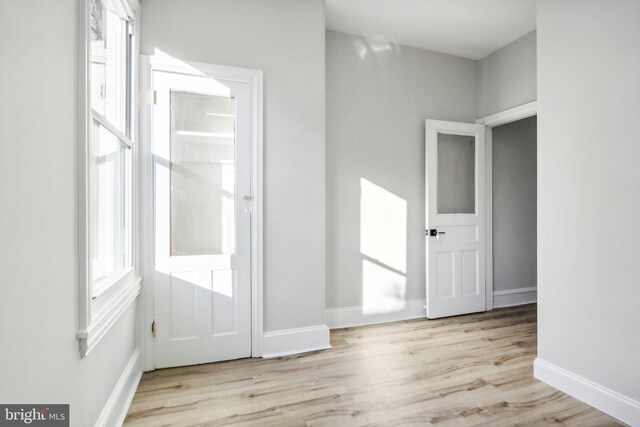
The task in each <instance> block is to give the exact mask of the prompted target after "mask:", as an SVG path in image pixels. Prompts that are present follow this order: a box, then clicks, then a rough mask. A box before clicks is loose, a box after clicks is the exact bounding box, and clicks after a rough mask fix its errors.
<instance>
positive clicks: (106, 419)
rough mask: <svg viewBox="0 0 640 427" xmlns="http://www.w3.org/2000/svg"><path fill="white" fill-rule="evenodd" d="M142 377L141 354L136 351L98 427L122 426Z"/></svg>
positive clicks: (117, 384) (104, 409) (107, 404)
mask: <svg viewBox="0 0 640 427" xmlns="http://www.w3.org/2000/svg"><path fill="white" fill-rule="evenodd" d="M141 376H142V367H141V365H140V352H139V351H138V349H136V350H135V351H134V352H133V354H132V355H131V358H130V359H129V362H127V366H125V368H124V370H123V371H122V375H120V378H119V379H118V382H117V383H116V386H115V387H114V388H113V391H112V392H111V396H109V399H108V400H107V403H106V404H105V405H104V408H103V409H102V412H101V413H100V417H99V418H98V421H97V422H96V427H120V426H122V423H124V419H125V418H126V416H127V412H128V411H129V406H130V405H131V401H132V400H133V395H134V394H135V393H136V389H137V388H138V383H139V382H140V377H141Z"/></svg>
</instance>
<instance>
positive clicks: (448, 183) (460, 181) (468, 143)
mask: <svg viewBox="0 0 640 427" xmlns="http://www.w3.org/2000/svg"><path fill="white" fill-rule="evenodd" d="M475 149H476V140H475V137H474V136H468V135H450V134H446V133H438V213H441V214H462V213H465V214H469V213H475V211H476V202H475V188H476V183H475V175H476V171H475V168H476V166H475V164H476V162H475V156H476V153H475Z"/></svg>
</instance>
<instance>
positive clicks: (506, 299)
mask: <svg viewBox="0 0 640 427" xmlns="http://www.w3.org/2000/svg"><path fill="white" fill-rule="evenodd" d="M537 299H538V289H537V288H536V287H535V286H530V287H526V288H517V289H507V290H504V291H494V292H493V308H501V307H513V306H515V305H524V304H534V303H535V302H536V301H537Z"/></svg>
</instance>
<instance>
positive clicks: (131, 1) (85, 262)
mask: <svg viewBox="0 0 640 427" xmlns="http://www.w3.org/2000/svg"><path fill="white" fill-rule="evenodd" d="M117 2H118V3H119V5H120V7H121V8H122V11H123V12H124V14H126V15H127V16H129V17H130V18H131V19H132V23H133V24H134V26H137V25H138V21H137V20H136V19H135V17H136V12H137V11H138V10H139V8H140V3H139V1H138V0H117ZM89 14H90V0H78V138H77V149H78V150H77V152H78V335H77V336H78V341H79V350H80V356H81V357H85V356H87V355H88V354H89V353H90V352H91V350H92V349H93V348H94V347H95V346H96V344H97V343H98V342H99V341H100V339H101V338H102V337H104V336H105V334H106V333H107V331H109V329H110V328H111V327H112V326H113V325H114V324H115V323H116V321H117V320H118V318H119V317H120V316H121V315H122V314H123V313H124V312H125V311H126V310H127V308H128V307H129V306H130V305H131V304H132V303H133V302H134V301H135V300H136V298H137V297H138V295H139V294H140V289H141V283H140V282H141V278H140V274H139V272H138V270H137V266H139V265H140V262H139V251H138V247H139V239H138V233H137V230H138V217H137V211H138V190H137V182H138V172H137V169H138V168H137V159H138V154H137V146H136V144H133V141H132V139H133V140H137V113H136V110H135V109H133V108H132V109H131V122H132V123H131V135H132V137H131V139H130V138H126V137H125V135H124V134H123V133H122V132H120V131H117V132H113V130H114V129H112V126H110V124H109V123H108V122H107V121H106V120H101V119H102V117H100V116H99V115H96V113H95V112H94V113H93V114H92V113H91V99H90V88H89V78H90V63H89V58H90V56H89V55H90V52H89V48H90V43H89V32H90V30H89V25H90V21H89V19H90V18H89ZM134 34H137V31H134ZM137 43H138V41H137V37H136V36H135V35H134V41H133V45H134V46H133V48H132V50H133V52H132V54H131V56H132V64H131V79H132V83H131V99H130V104H131V105H132V106H135V105H136V102H137V100H136V99H137V87H138V86H137V70H138V67H137V57H138V54H137V51H138V49H137V47H136V46H137ZM94 120H97V121H98V122H99V123H100V124H101V125H105V127H106V128H107V129H108V130H109V131H111V132H113V133H115V134H116V136H117V137H119V139H120V140H121V141H124V143H125V144H128V145H129V146H132V147H133V151H132V153H131V154H132V158H131V165H132V171H131V172H132V173H131V179H132V187H133V188H132V210H133V216H132V219H131V228H132V233H133V237H132V238H133V242H132V246H133V248H132V261H133V267H130V268H128V269H127V270H125V271H123V272H121V273H120V274H118V275H117V276H114V277H113V279H112V280H113V284H112V285H110V286H108V287H105V288H103V289H102V291H101V292H100V293H99V294H97V295H93V294H92V290H91V288H92V284H91V277H90V271H91V270H90V262H91V258H90V252H89V248H90V247H91V246H90V236H91V233H90V232H91V230H90V224H91V221H90V217H89V214H90V210H89V203H90V198H89V189H90V186H89V176H90V166H89V164H90V159H89V150H88V146H89V145H88V144H89V142H90V141H91V127H92V126H93V121H94ZM103 122H104V123H103ZM116 130H117V129H116ZM123 137H124V138H123Z"/></svg>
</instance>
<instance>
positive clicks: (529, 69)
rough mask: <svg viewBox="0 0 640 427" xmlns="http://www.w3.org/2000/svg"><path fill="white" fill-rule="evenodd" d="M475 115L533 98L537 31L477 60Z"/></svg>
mask: <svg viewBox="0 0 640 427" xmlns="http://www.w3.org/2000/svg"><path fill="white" fill-rule="evenodd" d="M477 87H478V111H477V116H478V117H484V116H488V115H489V114H493V113H497V112H500V111H504V110H507V109H509V108H513V107H517V106H518V105H522V104H526V103H527V102H531V101H535V100H536V32H535V31H532V32H530V33H529V34H526V35H524V36H522V37H520V38H519V39H517V40H515V41H513V42H511V43H510V44H508V45H506V46H505V47H503V48H501V49H499V50H497V51H495V52H493V53H492V54H491V55H489V56H487V57H485V58H483V59H481V60H480V61H479V62H478V84H477Z"/></svg>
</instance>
